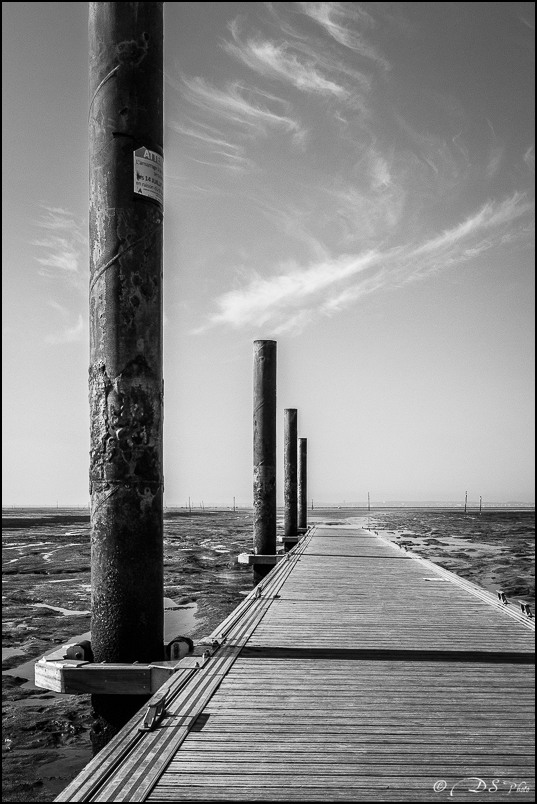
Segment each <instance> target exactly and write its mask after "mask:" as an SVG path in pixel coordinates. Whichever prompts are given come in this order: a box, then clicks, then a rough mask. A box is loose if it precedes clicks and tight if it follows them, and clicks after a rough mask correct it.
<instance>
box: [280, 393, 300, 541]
mask: <svg viewBox="0 0 537 804" xmlns="http://www.w3.org/2000/svg"><path fill="white" fill-rule="evenodd" d="M284 417H285V418H284V473H283V476H284V488H283V496H284V516H283V531H284V534H283V535H284V539H285V538H288V539H294V538H295V537H296V535H297V517H298V510H297V409H296V408H286V409H285V410H284Z"/></svg>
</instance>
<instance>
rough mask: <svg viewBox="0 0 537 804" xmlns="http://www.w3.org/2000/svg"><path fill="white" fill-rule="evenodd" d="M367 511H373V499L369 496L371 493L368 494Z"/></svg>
mask: <svg viewBox="0 0 537 804" xmlns="http://www.w3.org/2000/svg"><path fill="white" fill-rule="evenodd" d="M367 510H368V511H371V498H370V496H369V492H367Z"/></svg>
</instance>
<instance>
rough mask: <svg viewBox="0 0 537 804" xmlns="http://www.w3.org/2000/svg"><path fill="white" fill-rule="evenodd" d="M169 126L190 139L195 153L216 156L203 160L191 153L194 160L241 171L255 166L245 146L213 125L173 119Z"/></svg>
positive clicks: (184, 137)
mask: <svg viewBox="0 0 537 804" xmlns="http://www.w3.org/2000/svg"><path fill="white" fill-rule="evenodd" d="M168 128H170V129H171V130H172V131H175V132H176V134H179V135H180V136H182V137H183V139H185V140H187V141H189V142H190V144H191V145H192V146H193V148H194V152H195V153H198V154H199V153H200V152H201V153H202V154H205V155H210V156H211V157H213V158H214V161H213V162H209V161H207V159H204V160H202V159H199V157H196V156H194V155H191V158H192V159H194V161H197V162H203V163H204V164H214V165H215V166H224V167H226V168H228V169H231V170H240V171H243V170H249V169H253V167H254V163H253V162H252V160H251V159H249V158H248V157H247V156H245V151H244V147H243V146H242V145H239V144H237V143H234V142H230V141H229V139H227V138H225V135H224V134H223V133H222V132H221V131H219V130H218V129H216V128H214V127H213V126H206V125H203V124H202V123H201V122H198V123H196V124H194V125H192V126H185V125H181V124H180V123H175V122H173V121H172V122H170V123H168Z"/></svg>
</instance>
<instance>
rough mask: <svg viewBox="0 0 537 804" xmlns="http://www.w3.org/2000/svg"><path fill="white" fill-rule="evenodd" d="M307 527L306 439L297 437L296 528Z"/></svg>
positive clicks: (304, 528)
mask: <svg viewBox="0 0 537 804" xmlns="http://www.w3.org/2000/svg"><path fill="white" fill-rule="evenodd" d="M307 527H308V439H307V438H299V439H298V529H299V532H300V531H304V530H306V528H307Z"/></svg>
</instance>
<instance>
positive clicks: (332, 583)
mask: <svg viewBox="0 0 537 804" xmlns="http://www.w3.org/2000/svg"><path fill="white" fill-rule="evenodd" d="M286 556H287V557H286V558H285V560H282V561H280V562H279V563H278V565H277V566H275V567H273V569H272V570H271V571H270V573H269V574H268V576H267V577H266V578H265V579H264V580H263V582H262V584H260V585H259V587H258V588H257V589H256V590H252V592H251V593H250V594H249V595H248V596H247V599H246V600H245V601H243V602H242V603H241V605H240V606H239V607H237V610H236V611H235V612H234V613H232V615H230V617H228V618H226V620H225V621H224V622H223V623H222V624H221V625H220V626H219V627H218V628H217V629H216V630H215V632H213V635H214V637H216V638H218V637H220V638H225V639H226V642H224V644H223V646H222V647H221V648H219V649H218V651H217V653H216V654H215V655H214V657H213V658H211V660H210V662H209V663H208V665H207V666H206V667H204V668H203V669H201V670H200V672H199V675H198V678H197V680H196V683H190V685H186V686H184V687H183V688H181V689H180V690H179V691H178V693H177V694H176V695H175V696H174V699H173V700H172V701H171V703H170V706H169V707H167V709H166V717H165V719H164V720H163V722H162V724H161V726H159V727H158V729H157V731H156V732H153V733H151V734H150V735H148V736H144V738H143V740H141V741H139V743H138V745H136V746H135V747H134V748H133V750H131V751H130V752H128V753H127V754H126V756H125V757H124V758H123V759H122V762H121V763H120V766H119V767H118V768H117V770H113V772H112V773H111V775H110V778H109V780H108V781H105V782H104V783H102V784H101V786H100V788H99V792H98V793H93V796H92V800H100V801H143V800H147V801H178V800H191V801H211V800H213V801H225V800H228V801H229V800H242V801H263V800H265V801H273V800H281V801H295V800H296V801H300V800H308V801H309V800H314V801H332V800H333V801H336V800H342V801H388V800H397V801H409V800H411V801H430V800H435V801H437V800H442V801H443V800H446V801H447V800H452V799H453V797H455V796H456V798H457V800H461V801H467V800H471V801H480V800H483V801H490V800H491V795H492V793H491V792H490V791H489V790H488V788H487V790H486V791H476V792H471V791H470V790H469V789H468V790H466V791H464V790H463V791H460V790H459V789H458V788H457V789H456V791H455V792H454V793H453V795H450V790H451V786H452V785H454V784H456V783H457V780H460V779H461V778H462V777H463V776H477V777H481V778H485V779H486V783H487V784H488V786H489V787H490V786H491V784H492V781H493V780H494V779H501V781H502V784H504V783H505V784H506V785H508V784H509V785H511V784H513V783H517V784H519V783H520V784H522V783H526V784H530V783H531V788H530V789H529V790H527V791H526V790H520V792H517V793H516V800H517V801H523V800H533V798H534V789H535V788H534V786H533V784H534V783H533V764H534V754H533V735H534V732H533V729H532V722H533V721H532V711H531V710H532V703H533V689H534V688H533V686H532V679H533V667H532V666H531V664H530V662H532V661H533V655H532V651H533V642H532V637H533V633H532V629H531V627H528V625H527V623H525V622H523V621H522V620H521V618H520V617H515V616H511V614H508V616H506V612H505V611H504V610H502V608H501V607H499V606H498V605H497V604H496V602H495V601H494V599H493V597H492V596H488V597H487V595H482V594H481V591H479V590H477V591H476V590H475V589H472V588H471V587H469V586H468V585H464V584H463V585H461V584H458V583H454V582H451V581H450V577H449V576H450V574H449V573H447V574H445V573H444V574H442V573H437V572H436V565H432V567H431V566H429V565H427V564H423V563H420V562H417V561H416V560H415V559H414V558H413V557H412V556H409V555H407V554H405V553H403V552H401V551H398V550H396V549H395V548H393V546H391V545H390V544H386V543H385V542H384V541H383V540H382V539H380V538H378V537H376V536H373V535H372V534H366V533H365V532H364V531H360V530H357V529H352V528H345V529H344V530H342V529H337V528H333V529H330V528H324V529H317V528H313V529H311V530H310V531H309V532H308V534H307V535H306V536H305V537H304V538H303V539H301V541H300V542H299V543H298V544H297V545H296V546H295V547H294V548H293V550H292V551H290V552H289V553H288V554H286ZM431 579H434V581H433V580H431ZM213 635H211V637H213ZM214 637H213V638H214ZM82 776H83V774H82ZM438 780H445V782H446V788H445V789H444V790H440V791H436V792H435V789H434V787H433V786H434V785H435V783H437V782H438ZM506 780H507V781H506ZM493 792H494V800H500V801H504V800H505V801H511V800H513V796H514V795H515V793H514V791H513V789H512V788H509V787H507V786H506V787H505V788H504V789H502V790H499V791H498V790H495V791H493ZM509 796H510V798H509ZM58 800H61V799H58ZM72 800H75V799H72ZM76 800H84V799H76ZM85 800H88V799H85Z"/></svg>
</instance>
